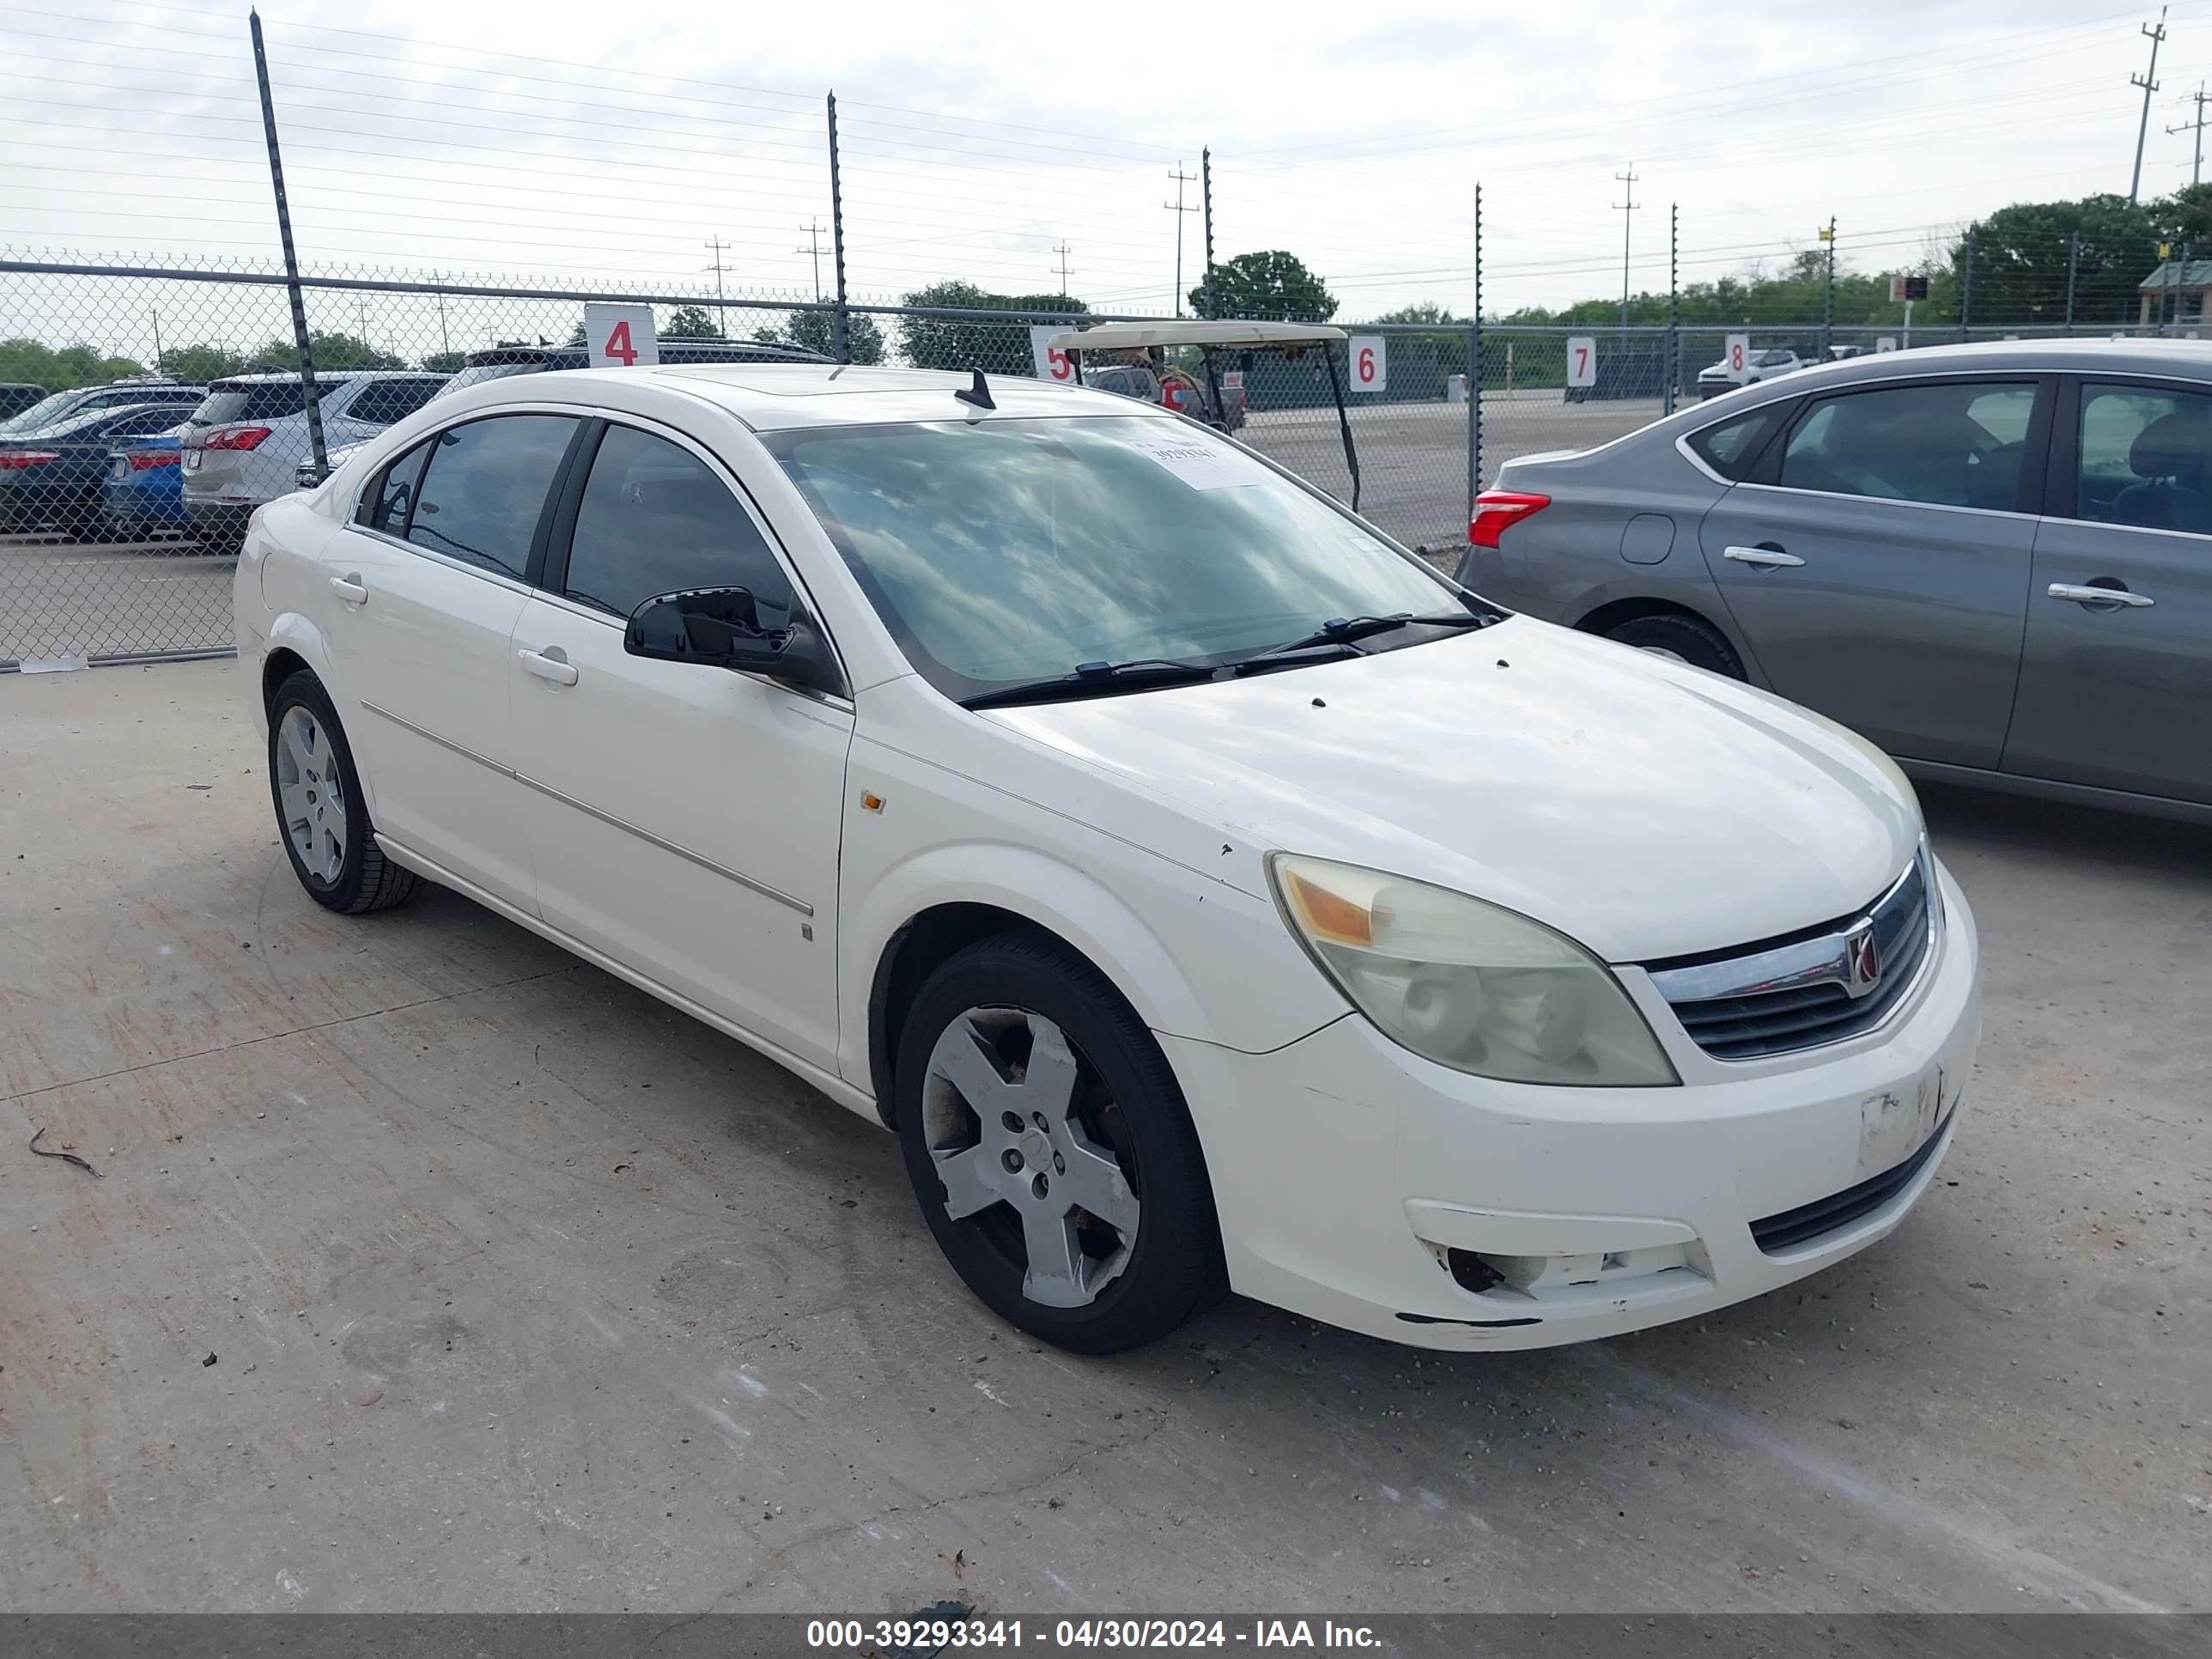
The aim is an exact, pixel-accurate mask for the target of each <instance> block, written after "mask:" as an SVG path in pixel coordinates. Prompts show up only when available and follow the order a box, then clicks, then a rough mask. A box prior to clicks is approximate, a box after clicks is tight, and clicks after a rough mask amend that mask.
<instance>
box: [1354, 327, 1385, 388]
mask: <svg viewBox="0 0 2212 1659" xmlns="http://www.w3.org/2000/svg"><path fill="white" fill-rule="evenodd" d="M1389 383H1390V357H1389V342H1388V341H1387V340H1385V339H1384V338H1383V336H1382V335H1380V334H1355V335H1353V336H1352V390H1353V391H1354V392H1380V391H1382V390H1383V388H1384V387H1385V386H1388V385H1389Z"/></svg>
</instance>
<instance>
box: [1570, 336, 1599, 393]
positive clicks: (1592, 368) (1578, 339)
mask: <svg viewBox="0 0 2212 1659" xmlns="http://www.w3.org/2000/svg"><path fill="white" fill-rule="evenodd" d="M1596 384H1597V341H1596V340H1595V338H1593V337H1591V336H1589V335H1588V334H1576V335H1571V336H1570V337H1568V340H1567V386H1568V389H1569V390H1570V391H1571V390H1573V389H1574V388H1575V387H1577V386H1595V385H1596Z"/></svg>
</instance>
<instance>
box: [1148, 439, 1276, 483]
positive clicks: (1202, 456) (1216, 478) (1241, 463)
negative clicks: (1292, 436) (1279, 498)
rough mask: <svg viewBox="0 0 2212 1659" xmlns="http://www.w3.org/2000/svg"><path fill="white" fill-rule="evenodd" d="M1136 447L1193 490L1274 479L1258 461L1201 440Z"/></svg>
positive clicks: (1150, 442) (1161, 441)
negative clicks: (1217, 447)
mask: <svg viewBox="0 0 2212 1659" xmlns="http://www.w3.org/2000/svg"><path fill="white" fill-rule="evenodd" d="M1134 447H1135V448H1136V450H1137V451H1138V453H1140V454H1142V455H1144V456H1145V457H1146V458H1147V459H1151V460H1153V461H1157V462H1158V463H1159V465H1162V466H1164V467H1165V468H1166V469H1167V470H1168V471H1170V472H1172V473H1174V474H1175V475H1176V477H1178V478H1181V479H1182V481H1183V482H1184V483H1187V484H1188V485H1189V486H1190V487H1191V488H1192V489H1241V488H1243V487H1244V486H1246V485H1249V484H1263V483H1267V482H1269V480H1270V478H1271V477H1272V475H1271V474H1270V473H1269V472H1268V471H1267V468H1265V467H1263V466H1261V465H1260V464H1259V463H1258V462H1257V461H1255V460H1252V459H1249V457H1247V456H1243V455H1240V454H1238V453H1237V452H1236V451H1235V450H1233V449H1216V448H1214V447H1212V445H1211V444H1208V443H1206V442H1204V441H1200V440H1199V439H1194V438H1182V437H1176V438H1139V439H1138V440H1137V441H1136V443H1135V445H1134Z"/></svg>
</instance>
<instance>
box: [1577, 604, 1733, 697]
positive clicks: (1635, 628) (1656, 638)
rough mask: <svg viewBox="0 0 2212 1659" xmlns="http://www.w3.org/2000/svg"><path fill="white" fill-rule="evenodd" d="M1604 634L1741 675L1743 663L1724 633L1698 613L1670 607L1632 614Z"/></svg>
mask: <svg viewBox="0 0 2212 1659" xmlns="http://www.w3.org/2000/svg"><path fill="white" fill-rule="evenodd" d="M1605 636H1606V638H1607V639H1609V640H1618V641H1620V643H1621V644H1623V645H1632V646H1634V647H1636V648H1637V649H1638V650H1639V651H1649V652H1650V653H1651V654H1652V655H1654V656H1655V657H1665V658H1668V659H1670V660H1672V661H1674V662H1686V663H1687V664H1689V665H1690V666H1691V667H1692V668H1703V669H1706V670H1709V671H1711V672H1713V673H1716V674H1725V675H1727V676H1728V678H1730V679H1732V680H1740V679H1741V678H1744V672H1743V663H1742V661H1741V659H1739V658H1738V657H1737V656H1736V654H1735V648H1734V647H1732V646H1730V645H1729V642H1728V639H1727V637H1726V636H1725V635H1723V634H1722V632H1721V631H1720V629H1717V628H1715V627H1714V626H1713V625H1712V624H1711V623H1709V622H1706V621H1704V620H1703V619H1702V618H1700V617H1686V616H1683V615H1681V614H1680V612H1679V611H1661V612H1659V613H1656V614H1655V615H1652V616H1649V617H1631V618H1629V620H1628V621H1626V622H1625V623H1614V624H1613V626H1612V627H1611V628H1608V629H1606V631H1605Z"/></svg>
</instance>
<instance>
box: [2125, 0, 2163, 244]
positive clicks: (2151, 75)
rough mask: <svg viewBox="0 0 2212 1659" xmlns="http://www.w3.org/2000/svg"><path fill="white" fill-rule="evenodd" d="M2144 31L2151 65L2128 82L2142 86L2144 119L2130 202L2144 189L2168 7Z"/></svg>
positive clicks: (2139, 126)
mask: <svg viewBox="0 0 2212 1659" xmlns="http://www.w3.org/2000/svg"><path fill="white" fill-rule="evenodd" d="M2142 32H2143V33H2145V34H2146V35H2148V37H2149V38H2150V67H2149V68H2148V69H2147V70H2144V71H2143V72H2142V74H2141V75H2130V76H2128V84H2129V85H2130V86H2131V87H2141V88H2142V95H2143V105H2142V120H2141V121H2140V122H2138V123H2137V124H2136V171H2135V176H2134V177H2133V178H2131V179H2129V180H2128V200H2129V201H2130V203H2132V202H2134V200H2135V199H2136V195H2137V194H2138V193H2139V192H2140V191H2142V153H2143V138H2144V136H2145V135H2146V134H2148V132H2149V131H2150V95H2151V94H2153V93H2154V92H2156V91H2157V90H2158V45H2159V42H2160V41H2161V40H2165V39H2166V8H2165V7H2164V6H2160V8H2159V9H2158V27H2156V28H2153V27H2151V26H2150V25H2149V24H2148V23H2145V24H2144V25H2143V26H2142Z"/></svg>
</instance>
